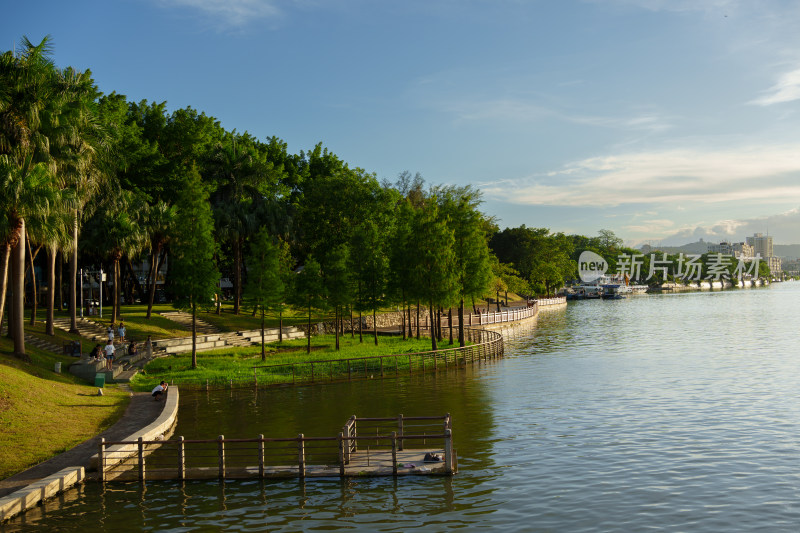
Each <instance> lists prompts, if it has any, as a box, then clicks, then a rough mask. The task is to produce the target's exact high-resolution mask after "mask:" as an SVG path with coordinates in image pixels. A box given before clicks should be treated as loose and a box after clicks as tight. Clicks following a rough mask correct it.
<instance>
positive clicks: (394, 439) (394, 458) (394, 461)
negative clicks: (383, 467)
mask: <svg viewBox="0 0 800 533" xmlns="http://www.w3.org/2000/svg"><path fill="white" fill-rule="evenodd" d="M392 475H395V476H396V475H397V432H396V431H392Z"/></svg>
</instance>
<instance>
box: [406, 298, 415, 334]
mask: <svg viewBox="0 0 800 533" xmlns="http://www.w3.org/2000/svg"><path fill="white" fill-rule="evenodd" d="M406 314H407V315H408V338H409V339H410V338H411V337H413V336H414V324H413V323H412V322H411V302H406Z"/></svg>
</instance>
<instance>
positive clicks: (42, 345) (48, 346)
mask: <svg viewBox="0 0 800 533" xmlns="http://www.w3.org/2000/svg"><path fill="white" fill-rule="evenodd" d="M25 342H26V343H27V344H31V345H33V346H36V347H37V348H39V349H40V350H44V351H46V352H51V353H57V354H60V353H61V352H62V351H63V350H62V348H61V347H60V346H58V345H56V344H53V343H52V342H48V341H46V340H45V339H41V338H39V337H34V336H33V335H27V334H26V335H25Z"/></svg>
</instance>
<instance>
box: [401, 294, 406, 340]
mask: <svg viewBox="0 0 800 533" xmlns="http://www.w3.org/2000/svg"><path fill="white" fill-rule="evenodd" d="M400 328H401V329H402V330H403V340H406V304H405V302H403V306H402V308H401V309H400Z"/></svg>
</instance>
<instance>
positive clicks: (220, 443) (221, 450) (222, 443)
mask: <svg viewBox="0 0 800 533" xmlns="http://www.w3.org/2000/svg"><path fill="white" fill-rule="evenodd" d="M217 442H218V445H217V448H218V450H219V478H220V479H225V435H220V436H219V437H217Z"/></svg>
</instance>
